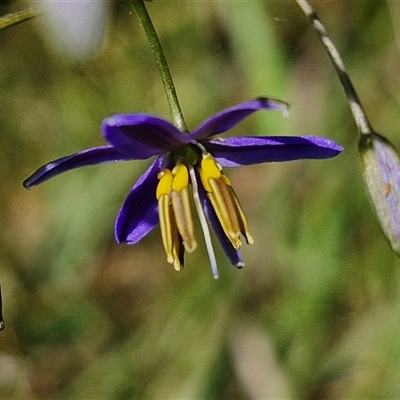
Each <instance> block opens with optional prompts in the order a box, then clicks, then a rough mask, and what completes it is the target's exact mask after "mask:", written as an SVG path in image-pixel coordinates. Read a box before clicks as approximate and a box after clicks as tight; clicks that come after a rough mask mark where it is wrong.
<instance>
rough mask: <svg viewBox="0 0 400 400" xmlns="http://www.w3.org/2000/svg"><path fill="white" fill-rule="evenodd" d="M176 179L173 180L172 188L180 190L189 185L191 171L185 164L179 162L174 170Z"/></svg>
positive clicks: (176, 190)
mask: <svg viewBox="0 0 400 400" xmlns="http://www.w3.org/2000/svg"><path fill="white" fill-rule="evenodd" d="M172 174H173V176H174V179H173V181H172V190H173V191H175V192H180V191H181V190H183V189H185V188H187V187H188V186H189V172H188V169H187V167H186V166H185V165H182V164H179V165H177V166H176V167H175V168H174V169H173V170H172Z"/></svg>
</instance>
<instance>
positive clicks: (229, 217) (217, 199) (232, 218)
mask: <svg viewBox="0 0 400 400" xmlns="http://www.w3.org/2000/svg"><path fill="white" fill-rule="evenodd" d="M209 184H210V186H211V188H212V192H211V193H208V198H209V199H210V201H211V204H212V206H213V208H214V211H215V213H216V214H217V217H218V220H219V222H220V223H221V226H222V229H223V230H224V232H225V235H226V236H227V237H228V239H229V240H230V242H231V243H232V245H233V247H234V248H235V249H238V248H239V247H240V245H241V242H240V239H239V235H240V228H239V221H238V218H237V212H236V207H235V203H234V201H233V198H232V194H231V191H229V190H228V188H229V187H228V186H227V185H226V184H225V182H224V181H223V180H222V179H218V180H217V179H213V178H211V179H209Z"/></svg>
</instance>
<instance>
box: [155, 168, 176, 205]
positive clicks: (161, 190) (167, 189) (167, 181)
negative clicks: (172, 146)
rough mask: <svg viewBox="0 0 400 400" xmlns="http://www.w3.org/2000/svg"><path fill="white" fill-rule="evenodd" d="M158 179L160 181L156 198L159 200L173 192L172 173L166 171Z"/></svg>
mask: <svg viewBox="0 0 400 400" xmlns="http://www.w3.org/2000/svg"><path fill="white" fill-rule="evenodd" d="M157 178H158V179H159V180H160V182H158V185H157V190H156V198H157V200H158V199H159V198H160V197H161V195H163V194H166V195H168V196H169V195H170V193H171V191H172V179H173V176H172V172H171V171H170V170H169V169H165V170H164V171H162V172H160V173H159V174H158V176H157Z"/></svg>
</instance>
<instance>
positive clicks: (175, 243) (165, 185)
mask: <svg viewBox="0 0 400 400" xmlns="http://www.w3.org/2000/svg"><path fill="white" fill-rule="evenodd" d="M158 179H159V180H160V181H159V182H158V185H157V190H156V197H157V199H158V214H159V220H160V230H161V238H162V242H163V246H164V250H165V254H166V256H167V262H168V263H169V264H173V265H174V268H175V269H176V270H177V271H180V270H181V269H182V268H183V252H182V238H181V237H180V235H179V232H178V228H177V226H176V222H175V219H174V213H173V210H172V207H171V193H172V182H173V179H174V176H173V174H172V172H171V171H170V170H169V169H165V170H164V171H162V172H160V173H159V174H158Z"/></svg>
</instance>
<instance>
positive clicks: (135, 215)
mask: <svg viewBox="0 0 400 400" xmlns="http://www.w3.org/2000/svg"><path fill="white" fill-rule="evenodd" d="M262 109H267V110H280V111H286V110H287V104H286V103H283V102H280V101H277V100H271V99H268V98H257V99H254V100H250V101H248V102H246V103H242V104H239V105H237V106H234V107H231V108H228V109H226V110H224V111H222V112H220V113H218V114H215V115H213V116H212V117H210V118H208V119H207V120H205V121H204V122H203V123H202V124H201V125H200V126H198V127H197V128H196V129H195V130H194V131H193V132H191V133H189V134H188V133H186V132H182V131H180V130H178V129H177V128H175V127H174V126H173V125H172V124H171V123H170V122H168V121H166V120H164V119H162V118H159V117H155V116H152V115H147V114H117V115H114V116H112V117H110V118H107V119H105V120H104V121H103V125H102V133H103V136H104V137H105V139H106V140H107V141H108V142H109V143H110V145H107V146H101V147H93V148H91V149H87V150H84V151H80V152H78V153H75V154H71V155H69V156H66V157H62V158H60V159H58V160H55V161H52V162H50V163H48V164H46V165H44V166H43V167H41V168H39V169H38V170H37V171H36V172H35V173H34V174H33V175H31V176H30V177H29V178H28V179H26V180H25V181H24V186H25V187H26V188H30V187H32V186H35V185H38V184H39V183H42V182H44V181H47V180H48V179H50V178H52V177H54V176H56V175H58V174H60V173H62V172H65V171H69V170H71V169H74V168H78V167H82V166H85V165H94V164H101V163H106V162H116V161H129V160H143V159H148V158H150V157H155V160H154V161H153V163H152V164H151V166H150V167H149V168H148V169H147V171H146V172H145V173H144V174H143V175H142V176H141V177H140V178H139V180H138V181H137V182H136V184H135V185H134V186H133V188H132V190H131V191H130V193H129V195H128V197H127V198H126V200H125V203H124V204H123V206H122V208H121V210H120V211H119V214H118V216H117V220H116V223H115V238H116V240H117V242H118V243H123V242H126V243H128V244H133V243H137V242H138V241H139V240H141V239H142V238H143V237H144V236H145V235H147V234H148V233H149V232H150V231H151V230H152V229H153V228H154V227H155V226H156V225H157V223H158V222H159V223H160V229H161V237H162V241H163V245H164V249H165V252H166V256H167V261H168V262H169V263H170V264H173V265H174V268H175V269H176V270H181V269H182V268H183V256H184V251H185V250H186V251H187V252H189V253H191V252H193V251H194V250H195V249H196V247H197V241H196V238H195V235H194V229H193V219H192V211H191V208H192V207H191V201H190V198H189V186H190V185H191V186H192V193H193V199H194V205H195V208H196V210H197V213H198V216H199V219H200V223H201V226H202V229H203V233H204V238H205V243H206V247H207V251H208V255H209V258H210V263H211V268H212V272H213V275H214V277H215V278H217V277H218V271H217V263H216V259H215V255H214V250H213V246H212V242H211V236H210V232H209V227H208V224H207V220H208V222H209V224H210V225H211V227H212V229H213V230H214V232H215V234H216V236H217V238H218V240H219V242H220V244H221V246H222V248H223V250H224V252H225V254H226V255H227V257H228V258H229V260H230V261H231V263H232V264H233V265H234V266H236V267H238V268H241V267H243V265H244V264H243V261H242V259H241V256H240V252H239V247H240V245H241V242H240V234H242V235H243V236H244V238H245V239H246V242H247V243H252V242H253V238H252V237H251V236H250V233H249V228H248V224H247V220H246V217H245V215H244V213H243V210H242V208H241V206H240V204H239V201H238V199H237V197H236V195H235V192H234V190H233V188H232V186H231V183H230V181H229V179H228V178H227V177H226V175H225V174H224V172H223V171H222V167H224V166H227V167H236V166H241V165H252V164H258V163H264V162H273V161H290V160H299V159H307V158H308V159H323V158H330V157H334V156H336V155H338V154H339V153H340V152H341V151H342V150H343V149H342V147H340V146H339V145H337V144H336V143H334V142H332V141H331V140H329V139H325V138H321V137H315V136H304V137H287V136H278V137H272V136H270V137H257V136H247V137H232V138H220V137H219V136H217V135H219V134H221V133H224V132H226V131H228V130H229V129H231V128H233V127H234V126H236V125H237V124H239V122H241V121H242V120H244V119H245V118H246V117H248V116H249V115H250V114H252V113H254V112H255V111H258V110H262Z"/></svg>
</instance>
